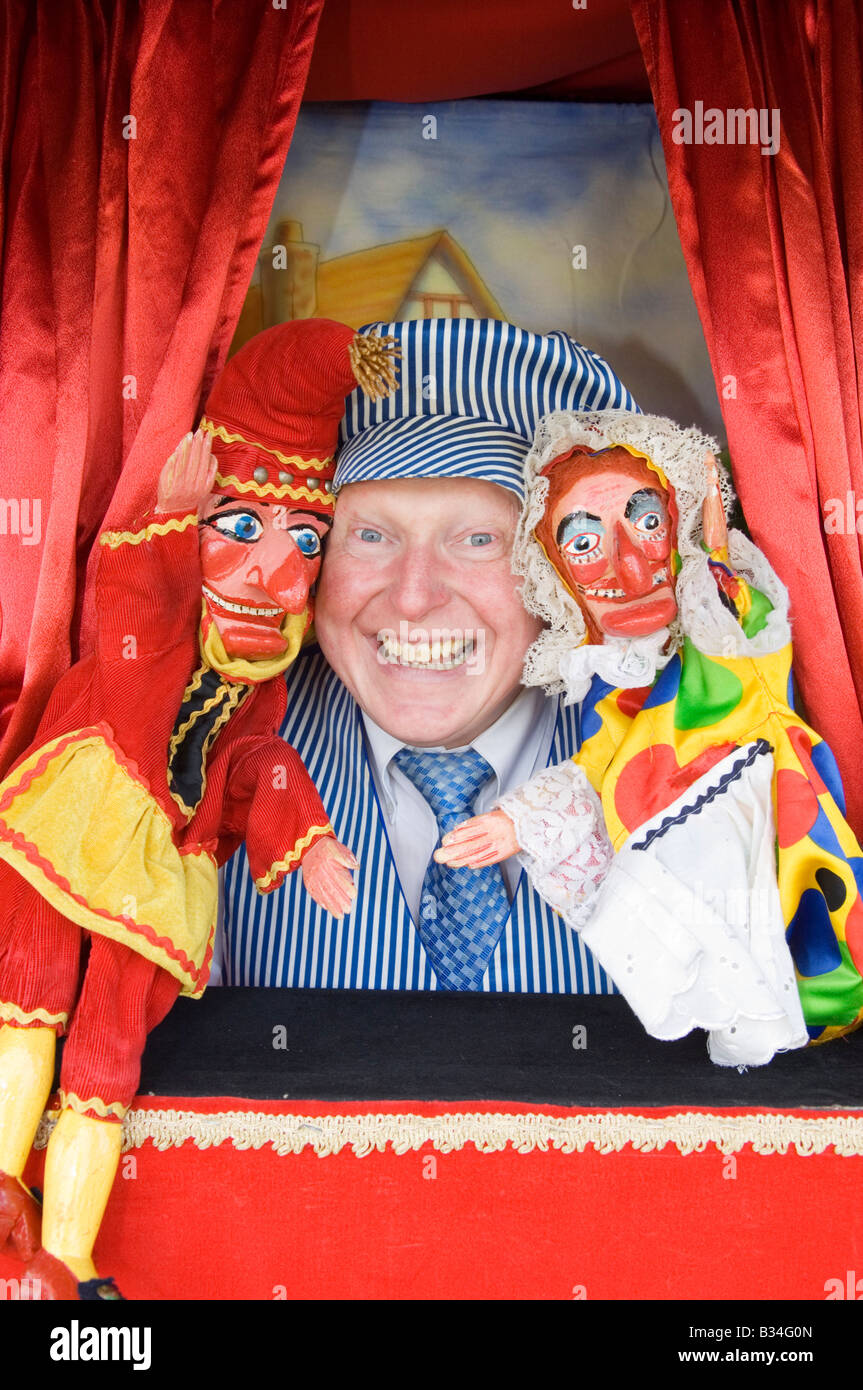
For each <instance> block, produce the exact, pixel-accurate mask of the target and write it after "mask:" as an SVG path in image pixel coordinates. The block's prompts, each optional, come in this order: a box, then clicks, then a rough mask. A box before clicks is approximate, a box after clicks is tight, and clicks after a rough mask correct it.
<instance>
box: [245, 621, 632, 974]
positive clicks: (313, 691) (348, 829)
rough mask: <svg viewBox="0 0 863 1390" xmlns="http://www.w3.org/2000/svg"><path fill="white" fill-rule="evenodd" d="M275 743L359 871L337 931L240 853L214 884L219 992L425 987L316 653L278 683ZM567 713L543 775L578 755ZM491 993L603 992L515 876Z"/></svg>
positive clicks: (347, 728)
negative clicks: (221, 935) (281, 718)
mask: <svg viewBox="0 0 863 1390" xmlns="http://www.w3.org/2000/svg"><path fill="white" fill-rule="evenodd" d="M287 680H288V715H287V718H286V720H285V723H284V725H283V726H282V729H281V734H282V737H283V738H284V739H285V740H286V741H287V742H288V743H290V744H291V745H292V746H293V747H294V748H296V749H297V751H298V753H299V754H300V757H301V758H302V759H303V762H304V763H305V765H306V767H307V768H308V770H309V773H310V774H311V777H312V780H313V782H314V783H315V785H316V786H317V788H318V790H319V792H320V794H321V798H322V800H323V803H324V805H325V806H326V808H327V810H328V812H329V815H330V819H331V821H332V824H333V828H334V830H335V832H336V835H337V836H338V837H339V839H340V840H341V841H342V842H343V843H344V844H346V845H348V846H349V847H350V849H352V850H353V852H354V854H355V855H356V856H357V859H358V860H359V861H360V870H359V873H358V876H357V897H356V899H355V901H354V906H353V909H352V911H351V913H350V914H349V915H348V916H347V917H345V918H343V919H342V921H341V922H337V921H336V920H335V919H334V918H332V917H331V916H330V915H329V914H328V913H326V912H324V911H323V909H322V908H320V907H318V906H317V904H316V903H315V902H313V901H312V899H311V898H310V897H309V896H308V894H307V893H306V892H305V890H304V888H303V887H302V881H301V876H300V874H298V873H295V874H291V875H289V877H288V879H287V881H286V882H285V883H284V884H283V885H282V887H281V888H280V889H278V891H276V892H275V893H272V894H269V895H268V896H264V897H262V896H261V895H260V894H259V893H258V892H257V890H256V888H255V887H254V884H253V882H252V876H251V874H250V872H249V864H248V860H247V858H246V854H245V850H244V849H240V850H238V851H237V853H236V854H235V855H234V857H233V859H232V860H231V862H230V863H229V865H228V868H227V872H226V875H225V948H224V964H223V970H224V982H225V984H229V985H268V986H283V987H290V988H315V989H405V990H425V989H435V988H436V987H437V982H436V979H435V975H434V972H433V970H432V968H431V965H430V963H429V960H428V957H427V956H426V953H425V950H424V948H423V945H422V942H421V940H420V936H419V933H418V931H417V929H416V927H415V926H414V924H413V922H412V920H411V916H410V912H409V911H408V907H407V904H406V902H405V899H404V895H403V893H402V890H401V885H400V884H399V878H398V873H397V870H396V866H395V861H394V859H393V856H392V852H391V850H390V846H389V841H388V839H387V833H386V828H385V822H384V816H383V813H382V812H381V809H380V806H379V804H378V799H377V792H376V790H375V786H374V780H373V777H372V772H371V767H370V764H369V760H368V756H367V753H366V748H365V741H364V735H363V727H362V719H361V717H360V712H359V709H358V707H357V705H356V704H355V702H354V700H353V698H352V697H351V696H350V695H349V694H348V692H347V690H346V689H345V687H344V686H343V685H342V683H341V681H340V680H339V679H338V677H337V676H336V675H335V674H334V673H333V671H332V670H331V669H330V667H329V666H328V665H327V663H326V662H325V660H324V658H323V656H322V655H321V653H320V651H319V649H318V648H317V647H310V648H308V649H307V650H306V651H304V652H302V653H301V654H300V656H299V657H298V659H297V660H296V662H295V663H294V665H293V666H292V667H291V669H290V671H289V672H288V675H287ZM579 737H580V735H579V709H578V706H571V707H570V708H569V709H565V708H564V707H563V706H562V705H561V707H560V708H559V711H558V717H557V723H556V726H555V731H554V738H553V740H552V746H551V753H550V758H549V765H553V764H555V763H559V762H562V761H563V759H564V758H567V757H570V756H571V755H572V754H573V753H574V752H575V751H576V750H577V749H578V746H579ZM482 987H483V989H484V990H487V991H492V992H513V993H539V994H611V993H614V988H613V986H612V984H611V982H610V980H609V978H608V976H607V975H606V974H605V973H604V971H603V970H602V969H601V968H600V966H599V965H598V963H597V962H596V961H595V960H594V959H593V957H592V955H591V954H590V952H589V951H588V950H587V948H586V947H585V946H583V945H582V942H581V938H580V937H579V936H578V935H576V933H575V932H573V931H572V930H571V929H570V928H569V927H567V926H565V924H564V923H563V921H562V920H561V918H560V917H558V916H556V915H555V913H554V912H553V911H552V910H551V908H549V907H548V906H547V904H546V903H544V902H543V901H542V899H541V898H540V897H539V896H538V895H537V894H536V893H534V892H533V890H532V889H531V888H530V886H529V884H528V881H527V876H526V875H525V874H524V873H522V875H521V879H520V881H519V886H518V890H517V892H516V895H515V898H514V901H513V904H512V909H511V912H510V916H509V920H508V921H507V924H506V927H505V928H504V931H503V933H502V935H501V939H500V941H499V942H498V944H497V948H496V950H495V952H494V955H493V956H492V959H491V962H490V964H489V968H488V970H487V971H486V974H485V977H484V979H483V986H482Z"/></svg>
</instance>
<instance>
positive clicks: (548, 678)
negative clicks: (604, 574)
mask: <svg viewBox="0 0 863 1390" xmlns="http://www.w3.org/2000/svg"><path fill="white" fill-rule="evenodd" d="M620 444H626V445H629V447H630V448H632V449H634V450H636V451H637V452H638V453H641V454H644V455H645V456H646V457H647V458H648V459H650V461H651V462H652V463H654V464H656V465H657V466H658V467H659V468H661V469H662V472H663V473H664V474H665V476H666V478H667V479H668V481H669V483H670V484H671V486H672V488H673V489H674V495H675V501H676V505H677V517H678V520H677V551H678V553H679V555H680V559H681V571H680V573H679V575H678V578H677V585H676V593H677V599H678V606H679V607H680V608H681V610H683V608H684V604H683V602H682V594H683V593H684V592H685V590H686V588H687V585H688V582H689V579H690V575H691V574H692V572H693V570H695V569H697V570H699V571H704V570H705V569H706V565H707V560H706V555H705V552H704V551H703V550H702V548H701V545H700V538H701V509H702V504H703V502H704V498H705V496H706V493H707V475H706V470H705V466H704V456H705V454H706V453H707V452H708V451H709V452H711V453H712V454H713V455H714V457H715V456H716V455H717V454H718V452H719V445H718V444H717V442H716V440H715V439H712V438H711V437H710V436H709V435H706V434H702V432H701V431H700V430H698V429H695V428H692V429H683V428H682V427H681V426H680V425H677V424H675V423H674V421H673V420H666V419H664V418H663V417H662V416H660V415H639V414H637V413H636V412H634V411H629V410H597V411H569V410H565V411H564V410H562V411H555V412H553V413H552V414H551V415H546V416H545V417H544V418H543V419H542V420H540V422H539V426H538V428H537V431H536V437H535V438H534V441H533V445H532V447H531V450H530V453H529V454H528V456H527V458H526V460H525V465H524V474H525V499H524V505H523V508H522V514H521V518H520V520H519V524H518V530H517V532H516V538H515V545H514V547H513V566H512V567H513V571H514V573H515V574H520V575H524V587H523V590H522V597H523V600H524V604H525V607H526V608H527V610H528V612H529V613H534V614H536V616H537V617H539V618H542V619H543V620H544V621H545V622H546V623H547V624H548V627H547V629H546V631H544V632H542V633H541V634H540V636H539V637H538V638H537V640H536V641H535V642H534V643H533V645H532V646H531V647H530V649H529V650H528V653H527V656H526V659H525V666H524V674H523V676H522V680H523V682H524V684H525V685H542V686H545V688H546V689H547V690H548V691H549V693H551V694H554V693H556V692H558V691H563V690H564V689H565V683H564V681H563V680H562V679H561V676H560V669H561V659H562V658H563V657H565V655H566V654H567V653H570V652H572V651H573V648H576V647H580V646H582V645H583V644H585V637H586V627H585V622H584V617H583V615H582V612H581V609H580V608H579V606H578V603H577V602H576V600H575V599H574V598H573V597H572V595H571V594H570V593H569V592H568V591H567V590H566V589H565V588H564V586H563V584H562V583H561V581H560V578H559V576H558V574H557V571H556V570H555V569H554V567H553V566H552V564H551V562H550V561H549V560H548V559H547V558H546V555H545V552H544V550H543V548H542V546H541V545H540V544H539V542H538V541H537V540H536V539H535V537H534V534H533V532H534V529H535V527H536V526H537V525H538V523H539V521H540V519H541V517H542V514H543V512H544V510H545V503H546V498H547V497H548V489H549V481H548V478H543V477H541V476H540V474H541V472H542V469H543V468H545V467H546V465H547V464H549V463H551V462H552V460H553V459H556V458H559V457H561V455H563V454H568V453H569V452H570V451H571V450H572V449H573V448H575V447H577V446H584V447H586V448H588V449H591V450H594V451H595V450H599V449H611V448H614V447H615V445H620ZM718 472H719V486H720V491H721V493H722V500H723V503H724V506H725V511H726V515H727V514H728V511H729V508H730V506H731V504H732V502H733V500H734V490H733V488H732V485H731V481H730V479H729V478H728V476H727V475H726V474H725V473H724V472H723V470H722V468H721V467H720V468H719V470H718ZM733 534H735V535H737V534H739V533H733ZM741 539H742V538H741ZM680 626H681V624H680V619H679V618H678V619H676V620H675V622H674V623H673V624H672V627H671V633H672V637H673V639H674V646H675V647H676V646H679V645H680V642H681V640H682V638H681V632H680ZM585 645H587V644H585Z"/></svg>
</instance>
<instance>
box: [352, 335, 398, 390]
mask: <svg viewBox="0 0 863 1390" xmlns="http://www.w3.org/2000/svg"><path fill="white" fill-rule="evenodd" d="M348 356H349V357H350V359H351V367H352V368H353V373H354V376H355V377H356V379H357V381H358V382H359V384H360V386H361V387H362V388H363V390H364V391H365V393H366V395H367V396H369V397H370V398H371V400H373V401H379V400H380V399H381V398H382V397H383V396H388V395H389V394H390V392H391V391H394V390H395V388H396V386H397V385H398V368H397V365H396V358H398V357H401V348H400V347H399V346H398V339H397V338H394V337H393V336H392V335H391V334H387V336H386V337H383V338H382V337H381V335H380V334H379V333H369V334H362V333H357V334H356V336H355V337H354V339H353V342H351V343H349V344H348Z"/></svg>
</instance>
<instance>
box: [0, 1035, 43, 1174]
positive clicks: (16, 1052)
mask: <svg viewBox="0 0 863 1390" xmlns="http://www.w3.org/2000/svg"><path fill="white" fill-rule="evenodd" d="M56 1045H57V1039H56V1036H55V1033H54V1029H53V1028H18V1027H15V1026H14V1025H13V1024H6V1025H4V1026H3V1027H2V1028H0V1172H3V1173H8V1174H9V1175H10V1176H11V1177H13V1178H20V1177H21V1174H22V1173H23V1172H24V1165H25V1163H26V1162H27V1159H28V1158H29V1157H30V1150H31V1148H32V1147H33V1140H34V1139H35V1138H36V1131H37V1129H38V1128H39V1121H40V1120H41V1118H42V1113H43V1111H44V1109H45V1105H46V1103H47V1101H48V1097H49V1095H50V1094H51V1087H52V1085H53V1084H54V1052H55V1049H56Z"/></svg>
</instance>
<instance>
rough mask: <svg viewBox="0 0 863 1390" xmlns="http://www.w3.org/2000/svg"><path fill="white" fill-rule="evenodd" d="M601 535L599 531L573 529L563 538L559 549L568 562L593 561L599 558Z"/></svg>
mask: <svg viewBox="0 0 863 1390" xmlns="http://www.w3.org/2000/svg"><path fill="white" fill-rule="evenodd" d="M602 534H603V533H602V532H601V531H585V530H575V529H573V530H572V531H571V532H570V533H569V535H566V536H565V537H564V539H563V543H562V544H561V547H560V548H561V550H562V551H563V553H564V555H566V556H567V557H568V559H570V560H595V559H597V558H598V557H599V553H600V546H601V545H602Z"/></svg>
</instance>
